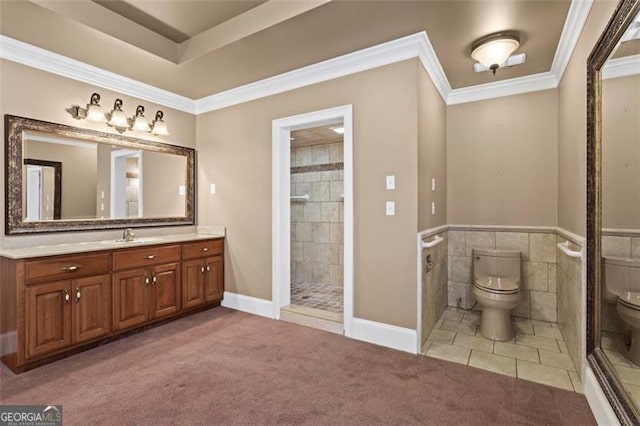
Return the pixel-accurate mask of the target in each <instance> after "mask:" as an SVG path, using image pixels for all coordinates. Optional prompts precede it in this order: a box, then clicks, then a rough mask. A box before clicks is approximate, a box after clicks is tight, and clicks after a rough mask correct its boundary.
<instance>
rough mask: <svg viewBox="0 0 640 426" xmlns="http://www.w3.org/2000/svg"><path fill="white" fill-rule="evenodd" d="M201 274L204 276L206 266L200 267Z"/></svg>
mask: <svg viewBox="0 0 640 426" xmlns="http://www.w3.org/2000/svg"><path fill="white" fill-rule="evenodd" d="M200 273H201V274H204V266H201V267H200Z"/></svg>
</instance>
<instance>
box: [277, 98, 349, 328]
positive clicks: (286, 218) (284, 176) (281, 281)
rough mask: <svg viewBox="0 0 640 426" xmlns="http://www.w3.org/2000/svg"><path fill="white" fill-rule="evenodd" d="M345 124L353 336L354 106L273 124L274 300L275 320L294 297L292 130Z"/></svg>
mask: <svg viewBox="0 0 640 426" xmlns="http://www.w3.org/2000/svg"><path fill="white" fill-rule="evenodd" d="M339 121H342V123H343V126H344V134H343V149H344V160H343V161H344V173H343V175H344V179H343V186H344V240H343V241H344V262H343V263H344V273H343V275H344V277H343V280H344V284H343V285H344V312H343V317H344V331H345V335H346V336H347V337H350V336H351V329H352V321H353V287H354V272H353V271H354V255H353V253H354V215H353V106H352V105H344V106H340V107H335V108H330V109H326V110H322V111H315V112H310V113H306V114H300V115H296V116H292V117H286V118H280V119H277V120H273V123H272V200H271V203H272V218H273V219H272V220H273V221H272V235H273V239H272V247H271V250H272V251H271V253H272V254H271V258H272V300H273V318H276V319H279V318H280V309H281V308H282V307H283V306H286V305H288V304H289V303H290V297H291V294H290V293H291V291H290V290H291V266H290V265H291V246H290V235H291V233H290V232H291V230H290V228H291V221H290V217H291V213H290V206H291V204H290V196H291V173H290V166H291V164H290V162H291V139H290V134H291V130H298V129H302V128H308V127H313V126H316V125H322V124H330V123H336V122H339Z"/></svg>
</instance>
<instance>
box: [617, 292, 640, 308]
mask: <svg viewBox="0 0 640 426" xmlns="http://www.w3.org/2000/svg"><path fill="white" fill-rule="evenodd" d="M618 303H620V304H621V305H623V306H625V307H627V308H629V309H633V310H636V311H640V293H638V292H633V291H625V292H624V293H622V294H621V295H620V296H618Z"/></svg>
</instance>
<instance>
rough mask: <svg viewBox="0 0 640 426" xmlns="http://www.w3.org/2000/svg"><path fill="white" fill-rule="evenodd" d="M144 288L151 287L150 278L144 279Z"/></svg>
mask: <svg viewBox="0 0 640 426" xmlns="http://www.w3.org/2000/svg"><path fill="white" fill-rule="evenodd" d="M144 286H145V287H148V286H149V277H144Z"/></svg>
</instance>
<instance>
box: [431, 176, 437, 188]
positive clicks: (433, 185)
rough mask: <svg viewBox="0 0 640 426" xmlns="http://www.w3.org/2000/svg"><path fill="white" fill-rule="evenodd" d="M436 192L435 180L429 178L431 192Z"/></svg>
mask: <svg viewBox="0 0 640 426" xmlns="http://www.w3.org/2000/svg"><path fill="white" fill-rule="evenodd" d="M435 190H436V178H431V191H435Z"/></svg>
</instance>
